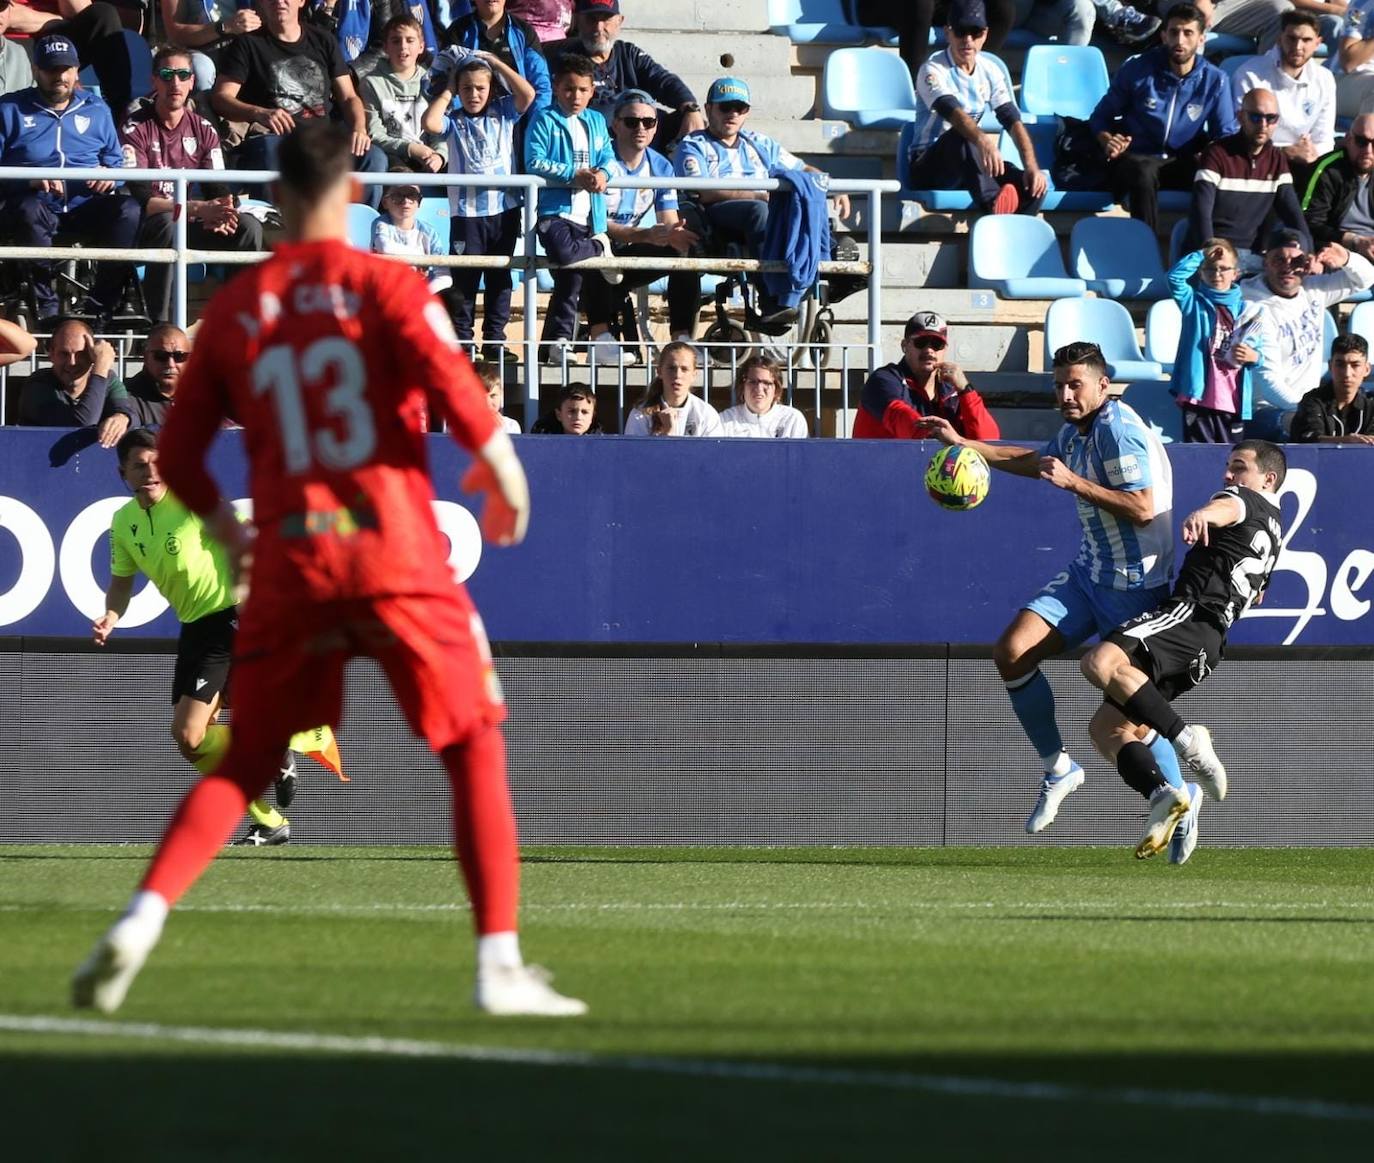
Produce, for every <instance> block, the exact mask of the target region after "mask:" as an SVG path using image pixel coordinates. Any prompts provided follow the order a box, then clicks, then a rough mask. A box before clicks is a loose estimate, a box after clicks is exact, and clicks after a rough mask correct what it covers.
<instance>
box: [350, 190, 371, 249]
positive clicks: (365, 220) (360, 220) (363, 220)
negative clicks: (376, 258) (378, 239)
mask: <svg viewBox="0 0 1374 1163" xmlns="http://www.w3.org/2000/svg"><path fill="white" fill-rule="evenodd" d="M377 217H378V215H377V211H375V210H374V209H372V207H371V206H367V205H365V204H364V203H362V202H350V203H349V206H348V241H349V242H350V243H352V245H354V246H356V247H357V248H358V249H359V250H371V249H372V224H373V222H375V221H376V220H377Z"/></svg>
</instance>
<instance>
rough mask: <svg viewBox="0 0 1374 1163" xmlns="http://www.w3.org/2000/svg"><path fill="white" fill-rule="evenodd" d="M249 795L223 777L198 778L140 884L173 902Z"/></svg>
mask: <svg viewBox="0 0 1374 1163" xmlns="http://www.w3.org/2000/svg"><path fill="white" fill-rule="evenodd" d="M267 782H268V783H270V782H271V780H270V778H269V779H268V780H267ZM264 786H266V784H264ZM259 790H261V789H259ZM251 798H252V797H251V796H249V794H248V793H247V792H246V791H244V789H243V788H242V786H240V785H239V784H237V783H235V782H234V781H233V780H232V779H229V778H227V777H226V776H223V775H218V774H216V775H207V776H205V777H204V778H202V779H201V780H200V782H199V783H197V784H196V786H195V787H193V788H192V789H191V790H190V791H189V792H187V793H186V798H185V799H183V800H182V801H181V803H180V805H178V807H177V810H176V812H175V813H174V814H173V816H172V820H171V822H170V823H169V824H168V825H167V831H166V832H164V833H163V836H162V843H161V844H159V845H158V848H157V853H156V855H154V857H153V863H152V864H151V865H150V866H149V868H148V874H147V875H146V876H145V877H144V878H143V884H142V886H141V887H142V888H144V889H145V890H147V891H148V892H155V893H157V894H159V895H160V896H162V897H163V898H165V899H166V901H167V903H168V904H169V905H174V904H176V902H177V900H178V899H179V898H180V897H181V895H182V894H183V893H184V892H185V891H186V890H187V889H188V888H190V887H191V885H193V884H195V882H196V880H197V879H198V878H199V877H200V874H201V873H202V872H204V871H205V869H206V868H208V867H209V865H210V861H212V860H213V859H214V858H215V857H216V856H217V855H218V854H219V850H220V849H221V848H223V847H224V845H225V842H226V841H227V840H228V839H229V837H230V835H231V834H232V833H233V831H234V828H235V826H236V825H237V824H238V822H239V820H241V819H242V818H243V813H244V812H245V811H247V810H248V801H249V799H251Z"/></svg>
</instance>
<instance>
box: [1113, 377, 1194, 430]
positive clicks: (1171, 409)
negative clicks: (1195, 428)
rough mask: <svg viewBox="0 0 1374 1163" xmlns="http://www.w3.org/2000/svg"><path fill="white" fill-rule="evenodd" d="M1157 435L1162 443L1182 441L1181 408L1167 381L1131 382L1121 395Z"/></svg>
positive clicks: (1124, 401) (1123, 400)
mask: <svg viewBox="0 0 1374 1163" xmlns="http://www.w3.org/2000/svg"><path fill="white" fill-rule="evenodd" d="M1121 399H1122V402H1123V403H1125V404H1128V405H1129V406H1130V407H1131V408H1133V409H1134V410H1135V411H1136V412H1137V413H1138V414H1139V415H1140V418H1141V419H1142V420H1144V421H1145V423H1147V424H1148V425H1149V426H1150V427H1151V428H1152V429H1153V430H1154V432H1155V434H1156V435H1158V437H1159V439H1160V442H1161V443H1163V444H1180V443H1182V441H1183V409H1182V408H1180V407H1179V406H1178V400H1177V399H1176V398H1175V397H1174V394H1173V393H1172V392H1170V391H1169V385H1168V384H1167V383H1133V384H1131V385H1130V386H1129V387H1128V388H1127V389H1126V391H1125V394H1124V395H1123V396H1122V397H1121Z"/></svg>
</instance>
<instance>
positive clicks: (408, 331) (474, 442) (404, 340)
mask: <svg viewBox="0 0 1374 1163" xmlns="http://www.w3.org/2000/svg"><path fill="white" fill-rule="evenodd" d="M393 280H394V281H392V283H391V286H389V287H387V288H385V289H384V290H383V291H382V297H383V302H384V304H385V306H384V312H385V315H386V317H387V321H388V322H389V323H390V324H391V327H392V334H393V335H394V336H395V344H394V349H393V350H394V352H395V355H396V357H397V361H398V363H399V364H400V365H401V367H402V368H403V369H404V370H405V371H406V372H408V373H409V375H410V376H412V377H413V378H414V379H415V381H416V382H418V383H420V384H422V385H424V387H425V388H426V390H427V392H428V394H429V397H430V399H431V400H432V401H433V402H434V403H435V405H436V406H437V408H438V410H439V413H440V415H442V416H443V418H444V420H445V422H446V423H447V424H448V427H449V431H450V433H451V434H452V436H453V439H454V440H455V441H456V442H457V443H458V444H459V445H461V446H462V447H463V448H466V449H467V450H468V451H469V452H473V451H476V450H477V449H478V448H480V447H482V445H484V444H485V443H486V442H487V441H488V440H489V439H490V438H491V436H492V433H494V432H495V431H496V430H497V429H498V428H499V427H500V424H499V421H498V420H497V418H496V413H495V412H493V411H492V410H491V408H490V407H489V406H488V404H487V392H486V388H485V387H484V386H483V384H482V381H481V380H480V379H479V378H478V377H477V373H476V372H475V371H473V369H472V364H471V363H470V362H469V361H468V359H467V357H466V356H464V355H463V354H462V346H461V345H460V344H459V342H458V336H457V335H456V334H454V331H453V324H452V323H451V322H450V321H449V317H448V312H447V311H446V310H445V309H444V305H443V304H442V303H440V302H439V300H438V299H436V298H435V297H434V296H433V295H432V294H430V292H429V289H428V287H426V286H425V282H424V280H423V279H422V278H421V277H420V276H419V275H417V274H416V273H415V272H414V271H412V270H409V269H398V270H397V271H395V272H394V274H393Z"/></svg>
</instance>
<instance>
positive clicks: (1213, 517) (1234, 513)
mask: <svg viewBox="0 0 1374 1163" xmlns="http://www.w3.org/2000/svg"><path fill="white" fill-rule="evenodd" d="M1244 520H1245V505H1244V504H1243V503H1242V502H1241V500H1240V499H1239V498H1238V497H1232V496H1227V495H1222V496H1220V497H1213V498H1212V499H1211V500H1210V501H1208V502H1207V504H1205V505H1203V506H1202V508H1201V509H1194V510H1193V511H1192V512H1191V513H1189V514H1188V515H1187V516H1186V517H1184V518H1183V525H1182V526H1181V527H1180V530H1179V532H1180V534H1181V535H1182V537H1183V543H1184V544H1185V545H1206V544H1207V540H1208V539H1207V530H1208V528H1209V527H1215V528H1217V529H1224V528H1226V527H1227V526H1228V525H1239V524H1240V523H1241V522H1242V521H1244Z"/></svg>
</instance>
